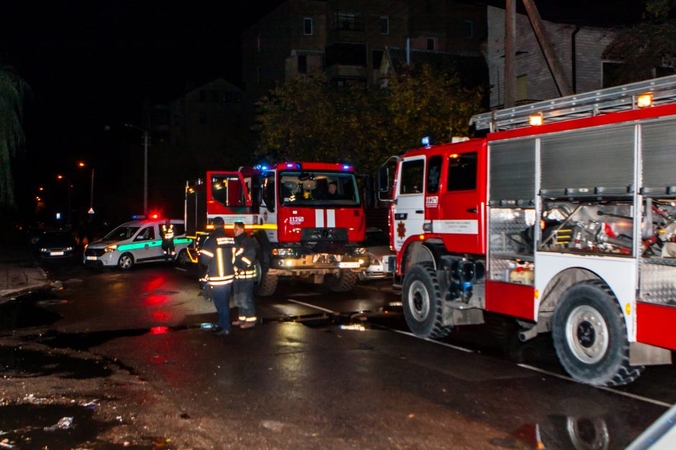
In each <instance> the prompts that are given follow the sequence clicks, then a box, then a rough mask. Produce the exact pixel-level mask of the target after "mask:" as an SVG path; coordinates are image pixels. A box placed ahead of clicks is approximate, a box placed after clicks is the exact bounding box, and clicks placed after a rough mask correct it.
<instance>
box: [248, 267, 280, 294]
mask: <svg viewBox="0 0 676 450" xmlns="http://www.w3.org/2000/svg"><path fill="white" fill-rule="evenodd" d="M259 273H260V272H259ZM278 279H279V277H278V276H277V275H270V274H269V273H267V272H265V273H263V274H261V276H260V279H259V280H258V283H257V284H256V286H255V287H254V295H256V296H258V297H269V296H270V295H272V294H274V293H275V291H276V290H277V281H278Z"/></svg>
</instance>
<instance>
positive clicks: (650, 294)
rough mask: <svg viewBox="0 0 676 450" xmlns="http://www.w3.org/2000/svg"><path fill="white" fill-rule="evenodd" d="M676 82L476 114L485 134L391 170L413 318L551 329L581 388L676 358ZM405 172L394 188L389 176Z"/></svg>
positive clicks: (444, 325) (424, 327)
mask: <svg viewBox="0 0 676 450" xmlns="http://www.w3.org/2000/svg"><path fill="white" fill-rule="evenodd" d="M675 93H676V76H670V77H665V78H660V79H655V80H649V81H643V82H639V83H634V84H630V85H625V86H620V87H614V88H608V89H603V90H599V91H596V92H589V93H585V94H580V95H575V96H570V97H563V98H559V99H554V100H549V101H546V102H540V103H534V104H529V105H526V106H520V107H515V108H511V109H505V110H499V111H493V112H491V113H487V114H482V115H478V116H475V117H473V118H472V122H473V124H474V125H475V126H476V128H477V130H482V129H487V130H488V131H489V132H488V134H487V136H486V138H474V139H468V140H463V141H462V142H457V143H451V144H442V145H434V146H424V147H422V148H419V149H416V150H411V151H408V152H406V153H404V154H402V155H399V156H396V157H393V158H392V159H391V163H393V165H394V167H395V170H394V172H391V171H390V170H389V169H388V168H389V167H390V166H389V165H384V166H383V167H382V168H381V170H380V172H379V175H380V176H379V179H380V182H379V188H380V190H381V191H382V192H383V193H384V192H386V191H390V190H391V196H389V198H391V199H392V200H393V202H392V205H391V209H390V224H391V227H390V234H391V244H392V246H393V248H394V249H395V250H396V252H397V254H396V273H397V275H398V276H400V277H402V278H403V279H402V302H403V308H404V315H405V317H406V321H407V324H408V326H409V327H410V329H411V330H412V331H413V332H414V333H415V334H417V335H419V336H423V337H430V338H440V337H443V336H445V335H447V334H448V333H449V332H450V331H451V329H452V328H453V327H455V326H460V325H466V324H480V323H484V321H485V320H486V317H487V313H495V314H499V315H502V316H503V317H511V318H514V319H515V320H516V321H517V322H518V325H519V327H520V336H519V337H520V338H521V339H522V340H528V339H531V338H533V337H535V336H536V335H537V334H538V333H543V332H552V334H553V342H554V346H555V348H556V352H557V355H558V357H559V360H560V361H561V363H562V365H563V367H564V369H565V370H566V371H567V372H568V373H569V374H570V375H571V376H572V377H573V378H575V379H577V380H579V381H581V382H584V383H588V384H592V385H598V386H602V385H608V386H610V385H622V384H626V383H629V382H631V381H633V380H635V379H636V378H638V377H639V375H640V374H641V372H642V371H643V370H644V366H646V365H652V364H667V363H670V362H671V356H672V350H675V349H676V333H674V331H673V329H674V326H676V100H675V98H676V94H675ZM390 173H393V176H392V177H390V175H389V174H390Z"/></svg>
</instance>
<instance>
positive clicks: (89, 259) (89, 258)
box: [87, 256, 96, 261]
mask: <svg viewBox="0 0 676 450" xmlns="http://www.w3.org/2000/svg"><path fill="white" fill-rule="evenodd" d="M87 261H96V256H87Z"/></svg>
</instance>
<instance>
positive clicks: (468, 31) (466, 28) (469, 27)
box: [462, 20, 474, 39]
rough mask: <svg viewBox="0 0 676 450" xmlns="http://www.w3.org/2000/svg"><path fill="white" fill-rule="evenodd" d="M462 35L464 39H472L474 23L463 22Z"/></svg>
mask: <svg viewBox="0 0 676 450" xmlns="http://www.w3.org/2000/svg"><path fill="white" fill-rule="evenodd" d="M462 34H463V36H464V37H465V38H467V39H472V38H473V37H474V22H472V21H471V20H465V22H464V23H463V28H462Z"/></svg>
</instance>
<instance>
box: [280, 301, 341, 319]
mask: <svg viewBox="0 0 676 450" xmlns="http://www.w3.org/2000/svg"><path fill="white" fill-rule="evenodd" d="M287 300H288V301H290V302H293V303H296V304H298V305H303V306H307V307H308V308H313V309H318V310H320V311H324V312H327V313H329V314H335V315H338V314H340V313H337V312H335V311H331V310H330V309H326V308H322V307H321V306H317V305H311V304H310V303H305V302H301V301H298V300H294V299H292V298H288V299H287Z"/></svg>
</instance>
